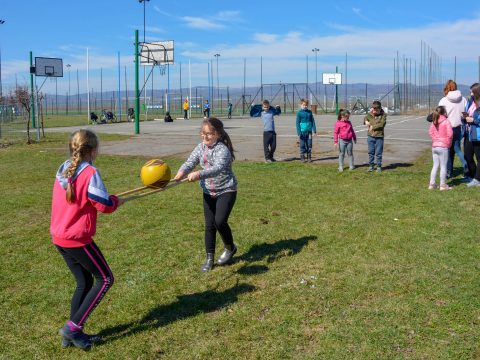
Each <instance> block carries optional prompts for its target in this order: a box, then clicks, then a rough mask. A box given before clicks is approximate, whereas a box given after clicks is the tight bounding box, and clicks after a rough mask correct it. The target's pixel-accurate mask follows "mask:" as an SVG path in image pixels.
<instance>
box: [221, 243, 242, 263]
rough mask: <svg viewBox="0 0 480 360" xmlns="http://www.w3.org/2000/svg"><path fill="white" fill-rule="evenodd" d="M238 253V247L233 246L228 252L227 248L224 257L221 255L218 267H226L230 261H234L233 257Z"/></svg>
mask: <svg viewBox="0 0 480 360" xmlns="http://www.w3.org/2000/svg"><path fill="white" fill-rule="evenodd" d="M236 252H237V247H236V246H235V245H233V249H232V250H228V249H227V248H225V250H223V253H222V255H220V257H219V258H218V261H217V264H218V265H225V264H227V263H229V262H230V260H232V257H233V255H235V253H236Z"/></svg>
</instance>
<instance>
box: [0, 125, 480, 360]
mask: <svg viewBox="0 0 480 360" xmlns="http://www.w3.org/2000/svg"><path fill="white" fill-rule="evenodd" d="M48 136H49V138H51V140H50V141H46V142H44V143H42V144H40V145H36V144H35V145H30V146H27V145H20V144H18V145H14V146H10V147H8V148H6V149H0V174H1V180H0V194H1V201H0V213H1V217H0V241H1V244H2V247H1V250H0V255H1V259H2V267H1V270H0V289H1V291H0V301H1V303H2V307H1V310H0V319H1V320H0V326H1V328H0V359H33V358H35V359H67V358H68V359H69V358H72V357H74V358H85V359H476V358H480V347H479V346H480V345H479V339H480V326H479V323H480V301H479V294H480V277H479V260H478V259H479V255H480V247H479V243H478V239H479V226H478V221H479V216H478V203H479V200H480V193H479V190H478V188H477V189H468V188H466V187H465V185H458V186H455V187H454V189H453V190H452V191H450V192H439V191H428V190H427V185H428V176H429V171H430V164H431V159H430V155H429V154H425V156H424V157H422V158H420V159H418V160H417V162H416V163H415V164H413V166H407V167H398V168H393V169H387V170H386V171H384V172H383V173H382V174H376V173H373V174H371V173H366V171H365V169H366V168H364V167H359V168H357V169H356V170H354V171H353V172H348V171H346V172H344V173H341V174H339V173H338V172H337V171H336V166H335V165H325V166H311V165H305V164H300V163H293V162H291V163H275V164H269V165H267V164H263V163H253V162H236V163H234V170H235V173H236V175H237V177H238V180H239V192H238V198H237V203H236V205H235V207H234V210H233V213H232V215H231V218H230V219H231V220H230V223H231V226H232V228H233V233H234V237H235V240H236V243H237V245H238V248H239V252H238V253H237V256H236V261H235V262H234V263H233V264H232V265H231V266H227V267H223V268H214V270H213V271H211V272H209V273H207V274H202V273H200V271H199V269H200V265H201V263H202V261H203V260H204V248H203V213H202V211H203V210H202V200H201V190H200V189H199V187H198V184H185V185H181V186H178V187H175V188H174V189H171V190H168V191H166V192H164V193H160V194H156V195H153V196H150V197H147V198H144V199H141V200H136V201H133V202H130V203H127V204H125V206H123V207H121V208H120V209H119V210H118V211H117V212H116V213H114V214H111V215H100V216H99V223H98V231H97V235H96V237H95V239H96V242H97V244H98V245H99V246H100V248H101V249H102V251H103V252H104V254H105V256H106V258H107V260H108V261H109V263H110V266H111V268H112V270H113V273H114V275H115V284H114V286H113V288H112V289H111V290H110V292H109V293H108V294H107V295H106V297H105V299H104V300H103V302H102V303H101V304H100V305H99V307H98V308H97V309H96V310H95V311H94V313H93V314H92V316H91V317H90V319H89V322H88V323H87V326H86V329H85V330H86V331H87V332H90V333H96V332H98V333H100V335H102V336H103V338H104V342H103V343H101V344H99V345H97V346H95V347H94V348H92V349H91V350H90V351H89V352H83V351H81V350H78V349H75V348H68V349H61V347H60V337H59V336H58V334H57V331H58V329H59V328H60V327H61V326H62V325H63V324H64V322H65V321H66V320H67V316H68V312H69V301H70V296H71V294H72V291H73V288H74V281H73V278H72V276H71V275H70V273H69V271H68V269H67V267H66V266H65V264H64V262H63V259H62V258H61V256H60V255H59V254H58V253H57V252H56V250H55V249H54V247H53V245H52V244H51V241H50V236H49V216H50V214H49V213H50V201H51V191H52V184H53V180H54V174H55V171H56V169H57V167H58V165H59V164H60V163H61V162H62V161H63V160H64V159H65V158H66V151H65V150H59V148H63V149H65V148H66V145H65V144H66V135H61V134H60V135H55V136H54V135H48ZM109 139H118V137H113V138H108V137H105V136H104V135H102V138H101V141H108V140H109ZM145 160H146V159H145V158H140V157H111V156H100V157H99V159H98V160H97V162H96V165H97V166H98V168H99V169H100V170H101V173H102V176H103V178H104V181H105V183H106V184H107V186H108V189H109V191H110V192H111V193H116V192H120V191H123V190H127V189H130V188H132V187H135V186H139V185H141V184H140V180H139V177H138V173H139V169H140V167H141V166H142V165H143V163H144V162H145ZM164 160H166V161H167V162H168V163H169V164H170V166H171V167H172V170H174V171H175V170H176V169H177V168H178V166H179V165H180V164H181V160H178V159H164ZM220 243H221V241H219V243H218V246H217V249H218V250H217V252H218V253H219V252H220V250H221V244H220ZM217 255H218V254H217Z"/></svg>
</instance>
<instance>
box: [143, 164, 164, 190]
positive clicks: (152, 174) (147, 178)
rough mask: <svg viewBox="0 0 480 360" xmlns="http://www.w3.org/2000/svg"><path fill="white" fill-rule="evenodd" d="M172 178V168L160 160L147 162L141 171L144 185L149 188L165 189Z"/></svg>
mask: <svg viewBox="0 0 480 360" xmlns="http://www.w3.org/2000/svg"><path fill="white" fill-rule="evenodd" d="M171 177H172V172H171V171H170V167H169V166H168V164H167V163H165V162H163V161H162V160H160V159H153V160H149V161H147V162H146V163H145V165H143V166H142V170H141V171H140V178H141V179H142V182H143V185H145V186H148V187H155V188H161V187H164V186H166V185H167V184H168V183H169V182H170V179H171Z"/></svg>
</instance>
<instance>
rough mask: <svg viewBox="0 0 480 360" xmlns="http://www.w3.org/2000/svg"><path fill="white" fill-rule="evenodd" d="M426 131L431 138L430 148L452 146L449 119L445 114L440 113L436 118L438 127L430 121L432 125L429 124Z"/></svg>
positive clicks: (451, 131)
mask: <svg viewBox="0 0 480 360" xmlns="http://www.w3.org/2000/svg"><path fill="white" fill-rule="evenodd" d="M428 133H429V134H430V137H431V138H432V148H435V147H440V148H450V147H451V146H452V139H453V130H452V125H450V121H448V119H447V118H446V117H445V116H443V115H440V118H439V119H438V129H437V127H436V126H435V125H434V124H433V123H432V125H430V129H429V130H428Z"/></svg>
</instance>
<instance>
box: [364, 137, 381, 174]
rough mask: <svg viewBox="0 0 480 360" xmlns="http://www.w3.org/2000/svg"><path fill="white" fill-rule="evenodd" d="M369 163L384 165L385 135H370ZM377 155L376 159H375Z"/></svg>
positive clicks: (371, 164)
mask: <svg viewBox="0 0 480 360" xmlns="http://www.w3.org/2000/svg"><path fill="white" fill-rule="evenodd" d="M367 143H368V164H369V165H370V166H373V165H374V164H375V161H374V160H376V163H377V166H378V167H382V154H383V137H373V136H370V135H368V139H367ZM375 157H376V159H375Z"/></svg>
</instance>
